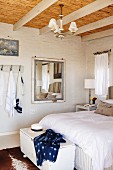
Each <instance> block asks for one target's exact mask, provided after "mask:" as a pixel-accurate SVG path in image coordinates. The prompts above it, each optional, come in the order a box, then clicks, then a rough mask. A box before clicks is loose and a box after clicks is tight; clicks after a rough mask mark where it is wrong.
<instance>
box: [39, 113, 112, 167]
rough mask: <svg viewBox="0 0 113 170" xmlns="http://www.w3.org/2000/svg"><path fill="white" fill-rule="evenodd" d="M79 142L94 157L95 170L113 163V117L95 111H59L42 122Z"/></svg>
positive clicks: (74, 141) (46, 126)
mask: <svg viewBox="0 0 113 170" xmlns="http://www.w3.org/2000/svg"><path fill="white" fill-rule="evenodd" d="M39 124H40V125H42V126H43V127H44V128H51V129H53V130H55V131H56V132H59V133H61V134H63V135H64V137H66V138H67V139H69V140H70V141H72V142H73V143H75V144H77V145H78V146H79V147H81V148H82V149H83V151H84V152H85V153H86V154H88V155H89V156H90V157H91V158H92V165H93V170H103V169H104V168H107V167H110V166H111V165H112V164H113V117H108V116H102V115H99V114H95V113H94V112H93V111H82V112H70V113H60V114H59V113H57V114H51V115H47V116H46V117H44V118H43V119H42V120H41V121H40V122H39Z"/></svg>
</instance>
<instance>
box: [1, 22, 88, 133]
mask: <svg viewBox="0 0 113 170" xmlns="http://www.w3.org/2000/svg"><path fill="white" fill-rule="evenodd" d="M38 34H39V32H38V30H37V29H32V28H25V27H24V28H21V29H20V30H18V31H15V32H14V31H13V26H12V25H8V24H3V23H0V38H8V36H9V38H11V39H16V40H19V57H12V56H0V65H1V64H3V65H7V64H8V65H16V64H17V65H18V64H19V65H23V66H24V73H23V77H24V82H25V96H24V102H23V106H24V108H23V109H24V113H23V114H18V113H15V116H14V117H13V118H9V116H8V114H7V112H6V111H4V106H3V107H0V135H1V134H2V133H4V132H11V131H16V130H19V129H20V128H22V127H28V126H29V125H30V124H32V123H35V122H38V121H39V120H40V119H41V118H42V117H43V116H44V115H47V114H50V113H56V112H57V113H58V112H68V111H73V110H75V104H76V103H79V102H83V101H84V100H85V92H84V88H83V79H84V77H85V55H84V53H83V48H82V44H81V39H80V38H79V37H76V38H75V37H71V38H65V39H64V40H60V39H56V38H55V37H54V35H53V34H45V35H43V36H42V35H38ZM32 56H37V57H46V58H58V59H61V58H64V59H65V60H66V73H65V74H66V102H64V103H45V104H31V58H32ZM6 74H7V76H8V73H6ZM6 86H7V84H6ZM4 104H5V98H4Z"/></svg>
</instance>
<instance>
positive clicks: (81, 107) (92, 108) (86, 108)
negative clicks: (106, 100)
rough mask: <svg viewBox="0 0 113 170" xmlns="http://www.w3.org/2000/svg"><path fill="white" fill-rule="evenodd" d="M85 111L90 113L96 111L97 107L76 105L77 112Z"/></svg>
mask: <svg viewBox="0 0 113 170" xmlns="http://www.w3.org/2000/svg"><path fill="white" fill-rule="evenodd" d="M83 110H84V111H85V110H88V111H91V110H96V105H89V104H85V103H83V104H77V105H76V112H78V111H83Z"/></svg>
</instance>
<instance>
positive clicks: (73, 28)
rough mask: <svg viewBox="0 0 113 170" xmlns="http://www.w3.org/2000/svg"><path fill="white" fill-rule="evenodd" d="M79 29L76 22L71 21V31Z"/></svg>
mask: <svg viewBox="0 0 113 170" xmlns="http://www.w3.org/2000/svg"><path fill="white" fill-rule="evenodd" d="M77 30H78V28H77V25H76V22H71V24H70V27H69V31H71V32H72V33H74V32H76V31H77Z"/></svg>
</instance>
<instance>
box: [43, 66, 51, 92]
mask: <svg viewBox="0 0 113 170" xmlns="http://www.w3.org/2000/svg"><path fill="white" fill-rule="evenodd" d="M48 88H49V75H48V65H43V66H42V89H43V90H45V92H48Z"/></svg>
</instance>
